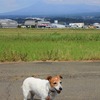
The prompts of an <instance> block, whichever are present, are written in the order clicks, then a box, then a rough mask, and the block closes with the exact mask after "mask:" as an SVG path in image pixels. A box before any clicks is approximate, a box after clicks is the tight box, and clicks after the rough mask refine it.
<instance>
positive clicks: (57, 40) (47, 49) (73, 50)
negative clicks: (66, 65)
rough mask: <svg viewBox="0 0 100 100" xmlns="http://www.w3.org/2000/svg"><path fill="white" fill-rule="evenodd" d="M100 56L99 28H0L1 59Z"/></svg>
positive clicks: (28, 59) (66, 59)
mask: <svg viewBox="0 0 100 100" xmlns="http://www.w3.org/2000/svg"><path fill="white" fill-rule="evenodd" d="M37 60H42V61H46V60H52V61H55V60H58V61H73V60H74V61H77V60H100V30H96V29H20V28H19V29H18V28H17V29H0V61H1V62H5V61H37Z"/></svg>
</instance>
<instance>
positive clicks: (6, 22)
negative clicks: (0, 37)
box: [0, 19, 18, 28]
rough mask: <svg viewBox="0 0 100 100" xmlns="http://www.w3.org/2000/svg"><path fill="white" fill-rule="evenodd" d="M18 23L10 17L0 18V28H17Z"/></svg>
mask: <svg viewBox="0 0 100 100" xmlns="http://www.w3.org/2000/svg"><path fill="white" fill-rule="evenodd" d="M17 27H18V23H17V22H16V21H14V20H11V19H0V28H17Z"/></svg>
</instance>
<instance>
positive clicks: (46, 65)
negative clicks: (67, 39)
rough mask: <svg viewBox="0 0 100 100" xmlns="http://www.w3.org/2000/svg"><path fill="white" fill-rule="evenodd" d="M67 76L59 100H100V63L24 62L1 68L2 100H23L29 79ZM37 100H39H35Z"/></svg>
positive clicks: (0, 92)
mask: <svg viewBox="0 0 100 100" xmlns="http://www.w3.org/2000/svg"><path fill="white" fill-rule="evenodd" d="M58 74H60V75H62V76H63V80H62V81H63V83H62V85H63V91H62V93H61V94H59V95H58V96H57V97H56V98H55V100H100V62H99V61H98V62H20V63H1V64H0V100H23V95H22V90H21V85H22V82H23V80H24V79H25V78H27V77H29V76H32V75H34V76H36V77H40V78H46V77H47V76H48V75H58ZM35 100H39V98H38V97H35Z"/></svg>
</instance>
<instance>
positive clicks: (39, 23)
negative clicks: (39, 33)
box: [24, 18, 51, 28]
mask: <svg viewBox="0 0 100 100" xmlns="http://www.w3.org/2000/svg"><path fill="white" fill-rule="evenodd" d="M24 25H25V26H26V27H36V28H42V27H48V28H49V27H51V23H50V22H49V21H45V20H44V18H27V19H26V21H25V23H24Z"/></svg>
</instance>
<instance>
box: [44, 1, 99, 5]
mask: <svg viewBox="0 0 100 100" xmlns="http://www.w3.org/2000/svg"><path fill="white" fill-rule="evenodd" d="M44 1H45V2H46V3H53V4H86V5H100V0H44Z"/></svg>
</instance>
